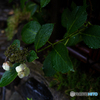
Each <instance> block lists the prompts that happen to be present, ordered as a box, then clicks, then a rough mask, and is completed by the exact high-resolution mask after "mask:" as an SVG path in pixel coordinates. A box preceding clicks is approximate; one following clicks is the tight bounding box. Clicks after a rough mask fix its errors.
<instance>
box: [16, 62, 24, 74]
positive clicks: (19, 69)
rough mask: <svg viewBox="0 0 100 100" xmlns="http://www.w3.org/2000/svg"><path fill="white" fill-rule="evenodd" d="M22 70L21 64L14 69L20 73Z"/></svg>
mask: <svg viewBox="0 0 100 100" xmlns="http://www.w3.org/2000/svg"><path fill="white" fill-rule="evenodd" d="M23 70H24V66H23V64H20V65H19V66H17V67H16V72H21V71H23Z"/></svg>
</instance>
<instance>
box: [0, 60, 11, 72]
mask: <svg viewBox="0 0 100 100" xmlns="http://www.w3.org/2000/svg"><path fill="white" fill-rule="evenodd" d="M2 68H3V69H4V70H6V71H9V70H10V62H9V61H6V62H4V63H3V65H2Z"/></svg>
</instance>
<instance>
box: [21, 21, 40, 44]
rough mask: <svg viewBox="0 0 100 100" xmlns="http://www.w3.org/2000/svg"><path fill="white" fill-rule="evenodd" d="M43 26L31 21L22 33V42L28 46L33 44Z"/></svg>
mask: <svg viewBox="0 0 100 100" xmlns="http://www.w3.org/2000/svg"><path fill="white" fill-rule="evenodd" d="M40 28H41V25H40V24H39V23H38V22H37V21H30V22H29V23H27V24H26V25H25V26H24V27H23V29H22V32H21V36H22V40H23V42H25V43H26V44H31V43H33V42H34V40H35V36H36V34H37V32H38V31H39V30H40Z"/></svg>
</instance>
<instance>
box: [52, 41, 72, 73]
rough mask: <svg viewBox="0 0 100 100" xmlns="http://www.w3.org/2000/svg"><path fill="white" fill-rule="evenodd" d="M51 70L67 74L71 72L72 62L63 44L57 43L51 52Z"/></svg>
mask: <svg viewBox="0 0 100 100" xmlns="http://www.w3.org/2000/svg"><path fill="white" fill-rule="evenodd" d="M52 55H53V57H52V61H53V68H54V69H56V70H57V71H59V72H62V73H67V72H68V71H70V70H73V65H72V62H71V60H70V58H69V56H68V50H67V48H66V46H64V44H62V43H59V44H57V45H56V46H55V47H54V50H53V51H52Z"/></svg>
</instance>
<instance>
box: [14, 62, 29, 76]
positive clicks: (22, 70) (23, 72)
mask: <svg viewBox="0 0 100 100" xmlns="http://www.w3.org/2000/svg"><path fill="white" fill-rule="evenodd" d="M16 72H17V73H18V76H19V78H23V77H25V76H28V75H29V73H30V70H29V68H28V67H27V66H26V64H20V65H19V66H17V67H16Z"/></svg>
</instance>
